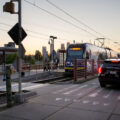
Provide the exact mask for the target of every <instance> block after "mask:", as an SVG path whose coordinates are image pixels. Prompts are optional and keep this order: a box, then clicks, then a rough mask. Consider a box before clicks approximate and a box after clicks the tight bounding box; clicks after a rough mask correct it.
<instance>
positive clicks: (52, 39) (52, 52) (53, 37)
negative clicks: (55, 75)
mask: <svg viewBox="0 0 120 120" xmlns="http://www.w3.org/2000/svg"><path fill="white" fill-rule="evenodd" d="M55 39H57V37H55V36H50V39H49V42H48V43H49V44H50V52H51V55H52V63H53V64H52V67H53V65H54V52H55V51H54V40H55Z"/></svg>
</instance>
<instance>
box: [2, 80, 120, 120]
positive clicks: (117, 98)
mask: <svg viewBox="0 0 120 120" xmlns="http://www.w3.org/2000/svg"><path fill="white" fill-rule="evenodd" d="M31 90H32V91H36V92H37V96H36V97H33V98H31V99H29V100H28V102H27V103H24V104H21V105H18V106H15V107H13V108H10V109H7V110H5V111H2V112H0V120H120V88H118V87H107V88H101V87H100V85H99V82H98V79H94V80H91V81H88V82H85V83H82V84H73V83H69V82H67V83H66V84H63V83H62V84H61V83H59V84H58V83H57V84H41V86H40V87H34V88H33V89H31Z"/></svg>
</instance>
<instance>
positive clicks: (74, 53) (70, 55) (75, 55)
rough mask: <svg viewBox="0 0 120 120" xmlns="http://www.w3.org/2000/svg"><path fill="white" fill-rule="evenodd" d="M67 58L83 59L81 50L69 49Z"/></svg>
mask: <svg viewBox="0 0 120 120" xmlns="http://www.w3.org/2000/svg"><path fill="white" fill-rule="evenodd" d="M68 58H70V59H75V58H77V59H82V58H83V49H78V50H77V49H76V50H74V49H72V48H69V50H68Z"/></svg>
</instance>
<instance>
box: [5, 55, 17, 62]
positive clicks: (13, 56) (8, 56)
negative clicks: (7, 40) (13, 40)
mask: <svg viewBox="0 0 120 120" xmlns="http://www.w3.org/2000/svg"><path fill="white" fill-rule="evenodd" d="M16 58H17V53H15V54H8V55H7V56H6V64H12V63H13V62H14V61H15V60H16Z"/></svg>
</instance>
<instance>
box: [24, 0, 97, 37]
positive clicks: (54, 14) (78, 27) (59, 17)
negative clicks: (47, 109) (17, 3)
mask: <svg viewBox="0 0 120 120" xmlns="http://www.w3.org/2000/svg"><path fill="white" fill-rule="evenodd" d="M24 1H25V2H27V3H28V4H30V5H32V6H34V7H37V8H39V9H41V10H42V11H44V12H46V13H47V14H49V15H52V16H54V17H56V18H58V19H60V20H62V21H64V22H66V23H68V24H70V25H72V26H74V27H76V28H78V29H80V30H82V31H84V32H87V33H89V34H90V35H92V36H94V37H97V36H96V35H94V34H92V33H90V32H89V31H87V30H85V29H83V28H81V27H79V26H77V25H75V24H73V23H72V22H70V21H68V20H65V19H63V18H61V17H59V16H57V15H55V14H54V13H51V12H49V11H48V10H45V9H43V8H41V7H39V6H37V5H35V4H33V3H31V2H29V1H27V0H24Z"/></svg>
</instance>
